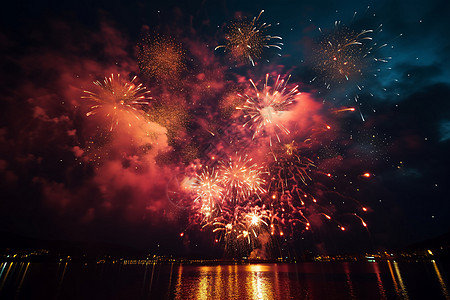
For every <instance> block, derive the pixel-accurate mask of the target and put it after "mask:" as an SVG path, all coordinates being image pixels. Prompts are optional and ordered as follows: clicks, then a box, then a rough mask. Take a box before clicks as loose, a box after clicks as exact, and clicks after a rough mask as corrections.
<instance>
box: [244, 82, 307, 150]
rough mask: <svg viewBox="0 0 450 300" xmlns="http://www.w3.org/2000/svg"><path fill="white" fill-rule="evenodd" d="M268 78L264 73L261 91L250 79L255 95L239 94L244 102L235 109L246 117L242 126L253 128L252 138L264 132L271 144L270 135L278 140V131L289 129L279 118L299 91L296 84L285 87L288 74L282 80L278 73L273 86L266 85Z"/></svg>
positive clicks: (287, 132) (286, 131) (284, 131)
mask: <svg viewBox="0 0 450 300" xmlns="http://www.w3.org/2000/svg"><path fill="white" fill-rule="evenodd" d="M268 78H269V74H266V81H265V83H264V87H263V89H262V90H261V91H259V90H258V88H257V87H256V85H255V83H254V82H253V80H251V79H250V83H251V84H252V86H253V88H254V92H255V96H254V97H252V96H250V95H248V94H245V95H243V96H242V95H239V96H240V97H242V98H244V99H245V103H244V104H243V105H242V106H239V107H237V109H238V110H242V111H243V112H244V116H245V117H246V118H247V119H248V120H247V121H246V122H245V124H244V127H245V126H248V127H250V128H251V129H253V130H254V133H253V138H255V137H256V136H257V135H258V134H260V133H262V132H265V133H266V134H267V135H268V136H269V138H270V144H271V145H272V135H275V136H276V138H277V140H278V141H280V137H279V134H278V132H283V133H285V134H289V130H288V129H287V128H286V127H284V126H283V124H282V122H281V120H282V117H283V113H284V112H285V111H286V110H287V109H288V107H289V106H290V105H291V104H292V103H293V102H294V101H295V97H296V96H297V95H299V94H300V92H299V91H298V85H296V86H295V87H293V88H291V89H288V88H287V83H288V81H289V78H290V76H288V78H287V79H286V80H284V79H281V78H280V75H278V77H277V79H276V81H275V84H274V86H273V87H271V86H269V85H268Z"/></svg>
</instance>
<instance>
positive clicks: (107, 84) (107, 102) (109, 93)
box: [82, 74, 152, 131]
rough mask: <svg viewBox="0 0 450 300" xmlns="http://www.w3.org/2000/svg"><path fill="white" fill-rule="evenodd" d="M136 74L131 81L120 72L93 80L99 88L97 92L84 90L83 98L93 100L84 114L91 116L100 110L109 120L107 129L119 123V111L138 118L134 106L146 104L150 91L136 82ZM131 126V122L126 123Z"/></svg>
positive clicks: (111, 128) (110, 129)
mask: <svg viewBox="0 0 450 300" xmlns="http://www.w3.org/2000/svg"><path fill="white" fill-rule="evenodd" d="M136 78H137V77H136V76H135V77H133V79H132V80H131V81H126V80H123V79H122V78H121V77H120V74H118V75H117V76H114V74H111V77H105V79H104V80H103V82H101V81H95V82H94V84H95V85H96V86H97V87H98V88H99V92H98V93H94V92H90V91H86V90H85V91H84V92H85V93H86V94H87V96H82V98H84V99H88V100H90V101H93V102H95V103H96V104H94V105H92V106H91V107H90V109H91V110H90V111H89V112H88V113H86V116H88V117H89V116H92V115H95V114H97V113H98V112H100V111H102V112H104V113H105V116H106V117H107V118H109V119H110V120H111V125H110V128H109V131H112V130H113V129H114V127H115V126H117V125H118V124H119V120H120V119H121V117H120V115H119V114H120V112H126V113H127V114H130V115H132V116H134V117H135V118H136V119H138V120H139V116H138V114H137V109H136V108H135V106H138V105H148V104H149V101H150V100H151V99H152V98H151V97H149V96H148V94H149V93H150V92H149V91H147V90H146V88H145V87H144V86H143V85H142V83H140V84H136V83H135V80H136ZM128 125H129V126H131V123H128Z"/></svg>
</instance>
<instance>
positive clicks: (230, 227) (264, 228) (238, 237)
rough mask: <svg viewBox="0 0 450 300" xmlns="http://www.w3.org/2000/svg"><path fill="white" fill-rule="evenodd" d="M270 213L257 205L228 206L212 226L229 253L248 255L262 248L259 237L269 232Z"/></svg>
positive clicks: (210, 224)
mask: <svg viewBox="0 0 450 300" xmlns="http://www.w3.org/2000/svg"><path fill="white" fill-rule="evenodd" d="M268 222H269V212H268V211H267V210H265V209H264V207H260V206H259V205H257V204H255V203H253V204H252V203H247V204H246V205H229V204H226V205H225V206H224V208H223V210H222V211H221V214H220V215H218V216H217V217H216V218H215V219H214V221H212V222H211V223H209V224H207V226H212V228H213V230H212V231H213V232H214V233H216V234H217V235H218V236H217V240H223V241H224V244H225V249H226V250H227V251H228V252H229V253H246V252H247V251H251V250H252V249H254V248H256V247H260V246H261V245H260V241H259V237H260V235H261V234H263V233H266V232H268V226H269V223H268Z"/></svg>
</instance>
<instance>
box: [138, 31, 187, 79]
mask: <svg viewBox="0 0 450 300" xmlns="http://www.w3.org/2000/svg"><path fill="white" fill-rule="evenodd" d="M183 59H184V51H183V49H182V47H181V44H179V43H177V42H175V40H174V39H172V38H170V37H161V36H156V37H155V38H151V37H150V36H147V37H145V38H143V39H142V41H141V42H140V43H139V44H138V65H139V69H140V70H141V73H142V74H144V75H145V76H147V77H151V78H155V79H157V80H160V79H169V78H176V77H177V76H178V75H179V73H180V72H181V71H182V70H183V69H184V68H185V64H184V62H183Z"/></svg>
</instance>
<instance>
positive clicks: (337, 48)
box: [314, 22, 373, 88]
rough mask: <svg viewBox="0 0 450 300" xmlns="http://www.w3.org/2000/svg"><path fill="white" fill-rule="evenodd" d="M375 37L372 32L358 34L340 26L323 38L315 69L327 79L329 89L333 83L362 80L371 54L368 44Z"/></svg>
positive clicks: (318, 50) (317, 53) (365, 31)
mask: <svg viewBox="0 0 450 300" xmlns="http://www.w3.org/2000/svg"><path fill="white" fill-rule="evenodd" d="M319 30H320V32H322V33H323V31H322V30H321V29H320V28H319ZM372 33H373V30H362V31H359V32H357V31H354V30H351V29H349V28H347V27H345V26H341V25H340V23H338V22H337V23H336V24H335V28H334V30H333V31H332V32H330V33H327V34H324V36H323V37H322V39H321V40H320V42H319V43H318V44H317V45H316V47H315V49H314V54H315V56H316V62H315V69H316V71H318V72H319V73H320V74H321V75H322V76H323V77H324V79H325V80H326V85H327V87H328V88H329V86H330V85H331V84H332V83H342V82H344V81H348V80H349V79H350V78H354V77H360V76H362V73H363V69H364V68H365V65H366V61H365V59H366V57H367V56H368V54H369V53H370V46H369V45H367V41H371V40H372V37H371V36H370V34H372Z"/></svg>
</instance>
